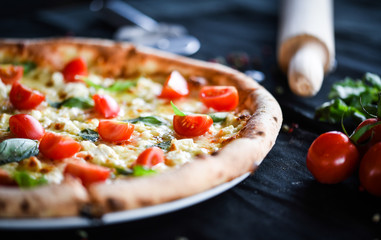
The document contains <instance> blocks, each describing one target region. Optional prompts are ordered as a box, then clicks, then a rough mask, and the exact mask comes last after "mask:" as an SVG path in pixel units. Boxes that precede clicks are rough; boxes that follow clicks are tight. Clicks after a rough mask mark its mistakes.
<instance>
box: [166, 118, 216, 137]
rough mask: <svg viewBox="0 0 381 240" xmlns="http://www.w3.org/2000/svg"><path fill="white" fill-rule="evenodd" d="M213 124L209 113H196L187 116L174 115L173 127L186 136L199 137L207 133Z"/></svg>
mask: <svg viewBox="0 0 381 240" xmlns="http://www.w3.org/2000/svg"><path fill="white" fill-rule="evenodd" d="M212 124H213V119H212V118H211V117H210V116H208V115H202V114H194V115H186V116H178V115H174V116H173V129H174V130H175V132H176V133H177V134H179V135H181V136H184V137H197V136H200V135H202V134H204V133H206V132H207V131H208V130H209V128H210V126H211V125H212Z"/></svg>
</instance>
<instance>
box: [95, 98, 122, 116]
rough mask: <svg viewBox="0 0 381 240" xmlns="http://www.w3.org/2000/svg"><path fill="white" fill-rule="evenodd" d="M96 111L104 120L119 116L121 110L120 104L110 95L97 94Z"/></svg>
mask: <svg viewBox="0 0 381 240" xmlns="http://www.w3.org/2000/svg"><path fill="white" fill-rule="evenodd" d="M93 100H94V107H95V110H96V111H97V112H98V113H99V114H100V115H102V117H104V118H114V117H116V116H118V114H119V111H120V108H119V105H118V103H117V102H116V101H115V100H114V99H113V98H112V97H110V96H109V95H102V94H95V95H94V96H93Z"/></svg>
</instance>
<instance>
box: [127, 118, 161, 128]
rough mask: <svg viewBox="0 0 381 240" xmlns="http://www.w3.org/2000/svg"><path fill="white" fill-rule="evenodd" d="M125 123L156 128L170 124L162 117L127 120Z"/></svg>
mask: <svg viewBox="0 0 381 240" xmlns="http://www.w3.org/2000/svg"><path fill="white" fill-rule="evenodd" d="M125 122H129V123H137V122H142V123H144V124H146V125H154V126H160V125H168V122H167V121H166V120H165V119H163V118H161V117H156V116H146V117H138V118H133V119H128V120H125Z"/></svg>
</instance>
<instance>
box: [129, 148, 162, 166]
mask: <svg viewBox="0 0 381 240" xmlns="http://www.w3.org/2000/svg"><path fill="white" fill-rule="evenodd" d="M162 162H164V152H163V150H161V149H160V148H158V147H151V148H147V149H146V150H144V151H143V152H142V153H140V155H139V156H138V158H137V159H136V163H135V164H136V165H142V166H145V167H149V168H150V167H153V166H155V165H156V164H159V163H162Z"/></svg>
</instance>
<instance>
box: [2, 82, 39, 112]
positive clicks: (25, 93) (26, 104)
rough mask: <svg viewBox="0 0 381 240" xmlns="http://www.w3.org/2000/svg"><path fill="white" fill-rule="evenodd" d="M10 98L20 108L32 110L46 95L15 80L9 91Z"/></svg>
mask: <svg viewBox="0 0 381 240" xmlns="http://www.w3.org/2000/svg"><path fill="white" fill-rule="evenodd" d="M9 100H10V101H11V103H12V105H13V106H14V107H15V108H17V109H19V110H31V109H34V108H36V107H37V106H38V105H40V104H41V103H42V102H43V101H44V100H45V96H44V95H42V94H41V93H40V92H38V91H35V90H32V89H29V88H27V87H25V86H23V85H22V84H21V83H19V82H15V83H13V85H12V88H11V91H10V93H9Z"/></svg>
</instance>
